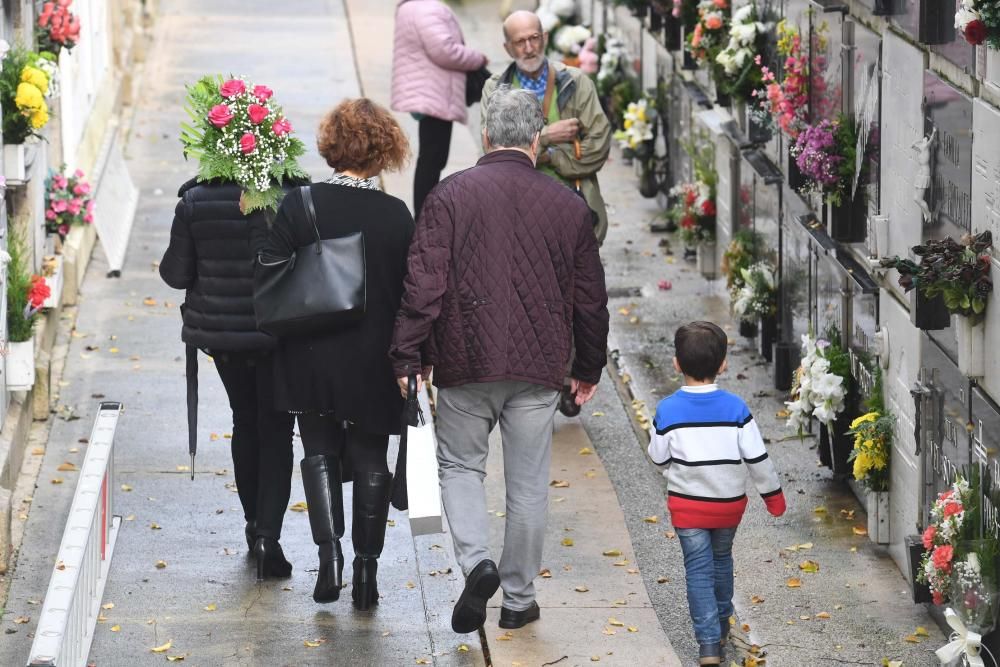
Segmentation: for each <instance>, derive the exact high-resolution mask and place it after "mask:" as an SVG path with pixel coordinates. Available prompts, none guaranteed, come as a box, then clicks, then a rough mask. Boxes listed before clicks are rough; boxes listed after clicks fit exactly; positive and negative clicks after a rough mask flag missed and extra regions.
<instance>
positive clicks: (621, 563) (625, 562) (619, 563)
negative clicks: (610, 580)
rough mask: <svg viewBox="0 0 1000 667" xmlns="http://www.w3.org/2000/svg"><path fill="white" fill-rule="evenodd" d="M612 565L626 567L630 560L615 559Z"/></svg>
mask: <svg viewBox="0 0 1000 667" xmlns="http://www.w3.org/2000/svg"><path fill="white" fill-rule="evenodd" d="M612 565H614V566H615V567H625V566H626V565H628V561H627V560H619V561H615V562H614V563H612Z"/></svg>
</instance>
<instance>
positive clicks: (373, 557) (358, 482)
mask: <svg viewBox="0 0 1000 667" xmlns="http://www.w3.org/2000/svg"><path fill="white" fill-rule="evenodd" d="M391 489H392V475H390V474H389V473H387V472H368V473H363V474H361V475H357V476H355V479H354V523H353V525H352V526H351V539H352V541H353V542H354V553H355V554H357V555H356V556H355V558H354V582H353V586H352V589H351V597H352V598H353V599H354V606H355V608H357V609H359V610H361V611H367V610H368V609H369V608H370V607H371V606H372V605H373V604H378V581H377V575H378V558H379V556H381V555H382V548H383V547H384V546H385V522H386V519H388V517H389V495H390V493H391Z"/></svg>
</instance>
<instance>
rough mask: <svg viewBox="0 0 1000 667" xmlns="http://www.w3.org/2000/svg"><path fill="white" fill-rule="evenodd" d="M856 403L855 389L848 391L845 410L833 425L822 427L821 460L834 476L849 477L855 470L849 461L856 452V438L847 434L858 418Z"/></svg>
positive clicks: (820, 432) (822, 425) (820, 433)
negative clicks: (853, 452) (852, 453)
mask: <svg viewBox="0 0 1000 667" xmlns="http://www.w3.org/2000/svg"><path fill="white" fill-rule="evenodd" d="M856 403H857V393H856V392H855V391H854V389H853V388H851V389H848V390H847V396H845V397H844V409H843V410H841V412H840V414H838V415H837V417H836V418H835V419H834V420H833V423H832V424H825V423H824V424H821V425H820V430H819V460H820V462H821V463H822V464H823V465H825V466H827V467H828V468H830V471H831V472H832V473H833V474H834V475H848V474H850V473H851V472H852V470H853V468H854V466H853V465H852V464H851V463H849V462H848V460H847V459H848V457H849V456H850V455H851V452H852V451H853V450H854V436H853V435H848V434H847V432H848V431H850V430H851V422H852V421H854V418H855V417H857V415H856V414H855V412H856Z"/></svg>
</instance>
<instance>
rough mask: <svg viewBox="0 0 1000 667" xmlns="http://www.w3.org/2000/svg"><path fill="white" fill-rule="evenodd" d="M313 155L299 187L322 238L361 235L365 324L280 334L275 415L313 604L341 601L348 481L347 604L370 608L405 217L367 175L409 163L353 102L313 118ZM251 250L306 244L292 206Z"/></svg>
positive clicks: (370, 110)
mask: <svg viewBox="0 0 1000 667" xmlns="http://www.w3.org/2000/svg"><path fill="white" fill-rule="evenodd" d="M318 144H319V152H320V154H321V155H322V156H323V157H324V159H325V160H326V162H327V164H329V165H330V167H332V168H333V170H334V173H333V175H332V176H331V177H330V178H329V179H327V180H326V181H322V182H319V183H313V184H311V185H310V186H308V187H309V188H310V191H311V194H312V200H313V202H314V205H315V209H316V224H317V227H318V230H319V235H320V237H321V238H323V239H330V238H338V237H343V236H347V235H349V234H354V233H357V232H361V234H362V236H363V238H364V244H365V263H366V290H367V295H366V308H365V314H364V317H363V318H362V319H361V320H359V321H358V322H356V323H354V324H351V325H346V326H345V327H343V328H339V329H337V330H335V331H332V332H330V333H322V334H308V335H298V336H292V335H289V336H282V337H280V338H279V339H278V344H277V348H276V349H275V352H274V367H275V372H274V376H275V387H274V393H275V398H276V404H277V407H278V409H280V410H286V411H288V412H292V413H295V414H296V416H297V417H298V423H299V434H300V435H301V436H302V445H303V447H304V448H305V458H304V459H302V463H301V466H302V484H303V486H304V488H305V494H306V501H307V503H308V505H309V525H310V527H311V528H312V534H313V541H314V542H315V543H316V544H317V545H318V547H319V576H318V579H317V581H316V588H315V591H314V592H313V599H314V600H315V601H316V602H333V601H334V600H337V599H338V598H339V597H340V588H341V582H342V571H343V568H344V556H343V553H342V551H341V547H340V538H341V537H342V536H343V535H344V501H343V495H342V490H341V485H342V483H343V482H344V481H351V480H353V481H354V498H353V500H354V521H353V525H352V529H351V537H352V541H353V543H354V553H355V558H354V582H353V598H354V605H355V607H357V608H358V609H361V610H366V609H368V608H369V607H370V606H371V605H373V604H377V603H378V590H377V587H376V582H375V575H376V571H377V567H378V560H377V559H378V557H379V555H381V553H382V546H383V544H384V542H385V528H386V517H387V516H388V512H389V500H390V494H391V485H392V475H391V474H390V473H389V469H388V466H387V462H386V451H387V449H388V444H389V436H390V435H394V434H398V433H399V432H400V414H401V413H402V409H403V400H402V397H401V396H400V394H399V389H398V388H397V386H396V379H395V376H394V374H393V371H392V367H391V366H390V364H389V359H388V355H387V351H388V349H389V344H390V341H391V339H392V329H393V322H394V319H395V316H396V311H397V310H398V309H399V303H400V298H401V296H402V293H403V278H404V276H405V275H406V254H407V249H408V248H409V244H410V237H411V236H412V235H413V218H412V216H411V215H410V212H409V210H408V209H407V207H406V204H404V203H403V202H402V201H400V200H399V199H396V198H395V197H391V196H389V195H387V194H385V193H384V192H382V191H381V190H380V188H379V185H378V180H377V177H378V175H379V174H380V173H381V172H382V171H383V170H386V169H390V170H397V169H399V168H401V167H402V166H403V165H404V163H405V162H406V160H407V158H408V156H409V145H408V143H407V140H406V136H405V135H404V133H403V131H402V129H401V128H400V127H399V125H398V124H397V123H396V121H395V119H393V117H392V115H391V114H390V113H389V112H388V111H386V110H385V109H384V108H382V107H380V106H379V105H377V104H375V103H374V102H372V101H371V100H368V99H365V98H360V99H352V100H346V101H344V102H341V103H340V104H339V105H337V107H336V108H334V109H333V110H332V111H330V112H329V113H328V114H327V115H326V117H325V118H324V119H323V120H322V122H321V123H320V126H319V132H318ZM256 234H257V243H256V247H257V250H258V253H259V254H263V255H266V256H268V257H290V256H291V254H292V253H293V252H294V251H296V250H297V249H300V248H302V247H303V246H307V245H310V244H311V243H313V242H314V241H315V232H314V230H313V227H312V225H311V224H310V223H309V220H308V218H307V216H306V211H305V209H304V205H303V199H302V198H301V197H298V196H292V197H286V198H285V200H284V202H283V203H282V205H281V208H280V209H279V210H278V214H277V217H276V218H275V220H274V224H273V225H272V226H271V228H270V230H268V229H267V228H266V227H265V226H261V225H258V227H257V229H256Z"/></svg>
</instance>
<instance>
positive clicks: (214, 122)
mask: <svg viewBox="0 0 1000 667" xmlns="http://www.w3.org/2000/svg"><path fill="white" fill-rule="evenodd" d="M186 111H187V112H188V115H189V116H190V117H191V122H189V123H182V125H181V128H182V131H181V143H183V145H184V155H185V157H194V158H196V159H197V160H198V161H199V163H200V165H199V170H198V180H200V181H205V180H211V179H220V180H224V181H230V182H235V183H237V184H238V185H239V186H240V187H241V188H242V190H243V196H242V198H241V200H240V205H241V207H242V209H243V211H244V212H245V213H249V212H251V211H254V210H260V209H265V208H270V209H275V208H277V206H278V202H279V201H280V198H281V193H282V190H281V185H282V183H283V182H284V181H285V180H288V179H299V178H306V177H307V174H306V173H305V172H304V171H302V169H301V168H300V167H299V165H298V163H297V161H296V160H297V158H299V157H301V156H302V155H303V154H304V153H305V147H304V146H303V145H302V142H301V141H300V140H299V139H297V138H295V137H293V136H292V125H291V123H289V122H288V120H287V119H286V118H285V116H284V114H283V113H282V110H281V107H280V106H278V105H277V104H276V102H275V100H274V91H272V90H271V89H270V88H268V87H267V86H264V85H260V84H257V85H251V84H250V83H248V82H247V81H246V80H245V79H243V78H242V77H232V78H229V79H224V78H223V77H221V76H218V77H211V76H207V77H204V78H203V79H201V80H200V81H198V82H197V83H195V84H194V85H192V86H189V87H188V96H187V107H186Z"/></svg>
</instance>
